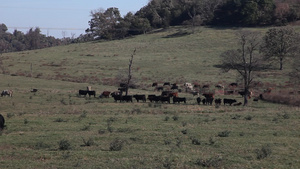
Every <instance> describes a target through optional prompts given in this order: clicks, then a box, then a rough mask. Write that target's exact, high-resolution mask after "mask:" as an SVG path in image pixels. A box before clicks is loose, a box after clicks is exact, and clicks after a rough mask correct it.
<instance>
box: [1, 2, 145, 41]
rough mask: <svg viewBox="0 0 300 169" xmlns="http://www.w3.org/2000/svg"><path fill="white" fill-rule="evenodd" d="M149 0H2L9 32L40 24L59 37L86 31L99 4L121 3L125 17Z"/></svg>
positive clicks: (4, 18) (3, 12)
mask: <svg viewBox="0 0 300 169" xmlns="http://www.w3.org/2000/svg"><path fill="white" fill-rule="evenodd" d="M148 2H149V0H0V23H4V24H5V25H6V26H7V27H8V28H9V32H13V30H15V29H17V30H19V31H22V32H24V33H26V32H27V31H28V30H29V29H30V28H36V27H39V28H40V29H41V31H42V32H41V33H42V34H45V35H49V36H54V37H56V38H62V37H63V35H64V36H65V37H70V36H71V35H72V34H75V36H76V37H77V36H79V35H80V34H84V33H85V29H87V28H88V27H89V25H88V21H90V20H91V16H90V12H91V11H92V10H96V9H99V8H103V9H105V10H106V9H107V8H110V7H117V8H119V11H120V12H121V15H122V17H123V16H124V15H126V14H127V12H133V13H135V12H136V11H138V10H139V9H141V8H142V7H144V6H145V5H147V4H148Z"/></svg>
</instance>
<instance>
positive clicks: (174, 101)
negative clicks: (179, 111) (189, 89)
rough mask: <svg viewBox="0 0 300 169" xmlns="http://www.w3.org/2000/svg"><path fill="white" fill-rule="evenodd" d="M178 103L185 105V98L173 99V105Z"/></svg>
mask: <svg viewBox="0 0 300 169" xmlns="http://www.w3.org/2000/svg"><path fill="white" fill-rule="evenodd" d="M176 102H177V103H180V102H184V103H186V98H185V97H173V103H174V104H175V103H176Z"/></svg>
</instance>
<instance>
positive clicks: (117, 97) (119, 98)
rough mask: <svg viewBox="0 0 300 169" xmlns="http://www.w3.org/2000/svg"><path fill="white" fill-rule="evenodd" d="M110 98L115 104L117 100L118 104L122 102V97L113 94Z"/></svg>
mask: <svg viewBox="0 0 300 169" xmlns="http://www.w3.org/2000/svg"><path fill="white" fill-rule="evenodd" d="M112 97H113V98H114V100H115V102H117V101H118V100H119V101H120V102H121V101H122V95H116V94H113V95H112Z"/></svg>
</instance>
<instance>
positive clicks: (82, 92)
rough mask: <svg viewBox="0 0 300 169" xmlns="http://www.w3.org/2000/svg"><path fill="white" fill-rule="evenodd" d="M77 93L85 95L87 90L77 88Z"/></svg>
mask: <svg viewBox="0 0 300 169" xmlns="http://www.w3.org/2000/svg"><path fill="white" fill-rule="evenodd" d="M78 94H79V96H81V95H84V96H86V95H87V90H79V92H78Z"/></svg>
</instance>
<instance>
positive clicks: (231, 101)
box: [223, 99, 236, 106]
mask: <svg viewBox="0 0 300 169" xmlns="http://www.w3.org/2000/svg"><path fill="white" fill-rule="evenodd" d="M235 102H236V100H235V99H223V103H224V106H225V105H226V104H229V105H230V106H231V105H232V103H235Z"/></svg>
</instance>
